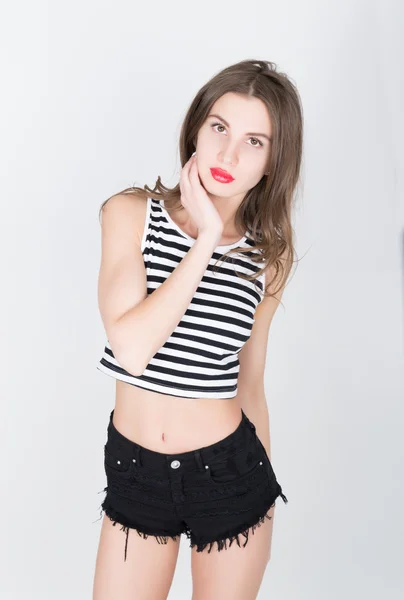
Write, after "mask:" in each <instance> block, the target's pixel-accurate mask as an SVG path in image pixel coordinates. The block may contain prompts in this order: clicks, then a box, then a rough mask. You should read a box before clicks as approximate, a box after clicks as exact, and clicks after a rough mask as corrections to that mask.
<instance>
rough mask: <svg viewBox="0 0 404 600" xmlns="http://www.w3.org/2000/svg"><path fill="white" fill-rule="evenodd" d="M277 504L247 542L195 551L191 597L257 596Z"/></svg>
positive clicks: (246, 599)
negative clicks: (223, 547) (224, 547)
mask: <svg viewBox="0 0 404 600" xmlns="http://www.w3.org/2000/svg"><path fill="white" fill-rule="evenodd" d="M274 510H275V507H272V508H271V510H270V511H268V517H271V518H270V520H269V519H265V521H264V523H262V524H261V525H260V527H258V528H257V529H255V530H254V533H253V535H251V530H250V535H249V537H248V543H247V544H246V545H245V546H243V543H242V542H240V546H238V545H237V543H236V541H233V543H232V544H231V546H228V547H227V548H226V549H222V550H220V551H218V550H217V549H216V548H215V549H213V550H212V551H211V552H210V553H208V552H207V551H206V550H204V551H203V552H196V549H195V548H194V549H193V551H192V558H191V568H192V583H193V595H192V600H205V599H206V598H209V600H230V599H231V600H255V598H256V597H257V594H258V591H259V588H260V586H261V583H262V579H263V576H264V573H265V569H266V567H267V564H268V561H269V558H270V552H271V539H272V530H273V517H274Z"/></svg>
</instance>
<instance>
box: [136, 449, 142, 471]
mask: <svg viewBox="0 0 404 600" xmlns="http://www.w3.org/2000/svg"><path fill="white" fill-rule="evenodd" d="M135 458H136V464H137V466H138V467H141V466H142V457H141V449H140V446H135Z"/></svg>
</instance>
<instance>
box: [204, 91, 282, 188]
mask: <svg viewBox="0 0 404 600" xmlns="http://www.w3.org/2000/svg"><path fill="white" fill-rule="evenodd" d="M210 115H216V116H210ZM271 135H272V128H271V121H270V118H269V115H268V111H267V108H266V106H265V104H264V103H263V102H262V101H261V100H260V99H259V98H248V97H247V96H243V95H241V94H235V93H233V92H229V93H226V94H224V95H223V96H221V97H220V98H219V99H218V100H217V101H216V102H215V103H214V105H213V106H212V108H211V110H210V111H209V115H208V117H207V119H206V120H205V122H204V124H203V125H202V127H201V128H200V130H199V132H198V136H197V142H196V157H197V166H198V172H199V177H200V179H201V182H202V184H203V186H204V188H205V189H206V191H207V192H208V193H210V194H212V195H214V196H225V197H233V196H237V195H241V196H242V197H244V195H245V194H246V193H247V192H248V191H249V190H250V189H251V188H253V187H254V186H255V185H256V184H257V183H258V182H259V181H260V180H261V178H262V176H263V175H264V173H265V172H266V168H267V165H268V161H269V155H270V150H271V142H270V140H269V139H267V137H265V136H268V138H271ZM215 168H217V169H223V170H225V171H227V172H228V173H230V175H232V176H233V178H234V180H233V181H230V183H222V182H220V181H217V180H216V179H215V178H214V177H213V175H212V172H211V169H215Z"/></svg>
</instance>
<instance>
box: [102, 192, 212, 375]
mask: <svg viewBox="0 0 404 600" xmlns="http://www.w3.org/2000/svg"><path fill="white" fill-rule="evenodd" d="M144 204H145V201H144V200H142V199H140V198H138V197H136V196H126V195H117V196H114V197H113V198H111V199H110V200H109V201H108V202H107V203H106V205H105V207H104V208H103V212H102V242H101V245H102V250H101V266H100V271H99V278H98V306H99V309H100V314H101V318H102V321H103V324H104V328H105V331H106V333H107V337H108V341H109V343H110V345H111V348H112V351H113V354H114V356H115V358H116V360H117V361H118V363H119V364H120V365H121V366H122V367H123V368H124V369H125V370H126V371H128V373H131V374H132V375H141V374H142V373H143V371H144V370H145V368H146V366H147V364H148V362H149V361H150V359H151V358H152V357H153V356H154V354H155V353H156V352H157V351H158V350H159V348H160V347H161V346H162V345H163V344H164V343H165V342H166V340H167V339H168V338H169V337H170V335H171V333H172V332H173V331H174V329H175V328H176V326H177V325H178V323H179V322H180V320H181V318H182V317H183V315H184V313H185V312H186V310H187V308H188V306H189V304H190V302H191V300H192V297H193V295H194V293H195V291H196V289H197V287H198V285H199V283H200V281H201V279H202V277H203V275H204V273H205V270H206V267H207V265H208V264H209V260H210V258H211V256H212V253H213V251H214V249H215V247H216V245H217V243H218V241H219V239H220V237H221V233H222V232H221V231H219V230H218V229H217V228H214V229H209V230H208V229H206V230H204V231H203V232H202V233H200V234H199V235H198V238H197V239H196V241H195V243H194V244H193V245H192V247H191V248H190V249H189V251H188V252H187V254H186V255H185V256H184V258H183V259H182V260H181V262H180V263H179V264H178V266H177V267H176V268H175V269H174V271H173V272H172V273H171V274H170V275H169V276H168V277H167V279H166V280H165V281H164V282H163V283H162V284H161V285H160V286H159V287H158V288H157V289H156V290H154V292H153V293H152V294H150V295H147V279H146V270H145V266H144V262H143V256H142V251H141V235H140V233H139V232H140V231H141V230H142V227H143V223H144ZM136 232H137V233H136Z"/></svg>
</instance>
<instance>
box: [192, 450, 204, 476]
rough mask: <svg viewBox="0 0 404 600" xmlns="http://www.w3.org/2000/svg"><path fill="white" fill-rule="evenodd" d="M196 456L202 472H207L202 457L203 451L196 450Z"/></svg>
mask: <svg viewBox="0 0 404 600" xmlns="http://www.w3.org/2000/svg"><path fill="white" fill-rule="evenodd" d="M194 456H195V459H196V462H197V465H198V467H199V470H200V471H205V465H204V464H203V460H202V456H201V451H200V450H195V451H194Z"/></svg>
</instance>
